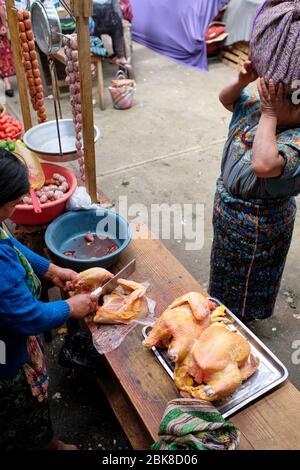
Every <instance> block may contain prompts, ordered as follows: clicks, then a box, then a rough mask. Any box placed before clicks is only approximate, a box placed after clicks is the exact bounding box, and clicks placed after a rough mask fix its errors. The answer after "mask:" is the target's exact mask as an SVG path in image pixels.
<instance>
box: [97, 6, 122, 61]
mask: <svg viewBox="0 0 300 470" xmlns="http://www.w3.org/2000/svg"><path fill="white" fill-rule="evenodd" d="M93 4H94V14H93V20H94V23H95V30H94V33H93V34H94V35H95V36H98V37H101V34H108V35H109V36H110V37H111V39H112V44H113V50H114V56H115V63H116V64H117V65H126V64H127V60H126V57H125V45H124V36H123V23H122V12H121V8H120V3H119V0H94V1H93Z"/></svg>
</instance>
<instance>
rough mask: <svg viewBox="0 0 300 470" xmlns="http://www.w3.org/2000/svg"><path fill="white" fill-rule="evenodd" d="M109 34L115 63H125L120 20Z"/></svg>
mask: <svg viewBox="0 0 300 470" xmlns="http://www.w3.org/2000/svg"><path fill="white" fill-rule="evenodd" d="M109 35H110V37H111V39H112V44H113V50H114V53H115V56H116V58H115V63H116V64H117V65H123V64H126V63H127V60H126V57H125V44H124V35H123V25H122V22H121V21H120V24H118V25H117V26H116V27H115V28H113V29H111V30H110V31H109Z"/></svg>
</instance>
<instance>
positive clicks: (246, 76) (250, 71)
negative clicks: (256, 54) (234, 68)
mask: <svg viewBox="0 0 300 470" xmlns="http://www.w3.org/2000/svg"><path fill="white" fill-rule="evenodd" d="M257 79H258V74H257V72H256V70H255V69H254V67H253V64H252V62H251V60H247V61H246V62H245V63H244V66H243V68H242V70H241V71H240V73H239V82H240V83H241V84H242V85H243V86H244V87H246V86H248V85H249V84H250V83H252V82H255V80H257Z"/></svg>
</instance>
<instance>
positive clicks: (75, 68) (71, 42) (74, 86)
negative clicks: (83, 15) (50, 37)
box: [64, 34, 85, 182]
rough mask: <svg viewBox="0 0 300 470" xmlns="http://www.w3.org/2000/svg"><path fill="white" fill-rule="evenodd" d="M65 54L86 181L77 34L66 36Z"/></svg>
mask: <svg viewBox="0 0 300 470" xmlns="http://www.w3.org/2000/svg"><path fill="white" fill-rule="evenodd" d="M64 46H65V54H66V57H67V65H66V75H67V77H66V82H67V83H68V84H69V86H70V96H71V107H72V113H73V122H74V125H75V130H76V151H77V155H78V160H79V165H80V175H81V179H82V181H83V182H84V181H85V161H84V152H83V144H82V110H81V92H80V73H79V60H78V43H77V35H76V34H72V35H69V36H65V37H64Z"/></svg>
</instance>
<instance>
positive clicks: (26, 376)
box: [0, 149, 112, 451]
mask: <svg viewBox="0 0 300 470" xmlns="http://www.w3.org/2000/svg"><path fill="white" fill-rule="evenodd" d="M28 190H29V182H28V174H27V170H26V168H25V167H24V166H23V164H22V163H20V162H19V160H18V159H17V158H16V157H15V156H14V155H13V154H11V153H10V152H7V151H5V150H2V149H1V150H0V227H1V224H2V222H4V220H6V219H7V218H9V217H10V216H11V215H12V213H13V211H14V209H15V206H16V205H17V204H18V203H20V201H21V199H22V197H23V196H24V195H25V194H26V193H27V192H28ZM0 273H1V282H0V353H1V354H0V450H1V451H3V450H39V449H45V450H75V449H76V448H75V446H71V445H66V444H64V443H62V442H60V441H59V440H58V439H57V438H56V437H54V433H53V429H52V424H51V419H50V414H49V405H48V401H47V388H48V379H49V378H48V375H47V370H46V367H45V359H44V355H43V352H42V348H41V346H40V344H39V341H38V339H37V335H40V334H42V333H43V332H45V331H49V330H51V329H54V328H57V327H59V326H61V325H62V324H63V323H65V322H66V321H67V320H68V319H69V318H83V317H85V316H86V315H88V314H89V313H93V312H94V311H95V310H96V308H97V304H98V300H97V299H94V298H93V297H92V296H91V295H86V294H85V295H77V296H75V297H72V298H70V299H69V300H67V301H64V300H62V301H58V302H49V303H43V302H41V301H39V295H40V291H41V280H42V279H45V280H47V281H50V282H52V283H53V284H54V285H56V286H58V287H60V288H64V287H65V286H66V283H67V282H69V281H71V282H72V283H74V282H75V284H76V281H77V274H76V273H75V272H74V271H72V270H70V269H63V268H60V267H58V266H55V265H54V264H52V263H50V262H49V260H47V259H45V258H43V257H41V256H38V255H36V254H35V253H33V252H32V251H31V250H29V249H28V248H26V247H25V246H24V245H22V244H21V243H19V242H18V241H17V240H16V239H15V238H13V237H10V236H9V235H8V234H7V233H6V232H5V231H4V230H3V228H0ZM111 277H112V275H111V274H110V273H108V272H107V271H105V270H103V282H105V281H106V280H109V279H110V278H111Z"/></svg>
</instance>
